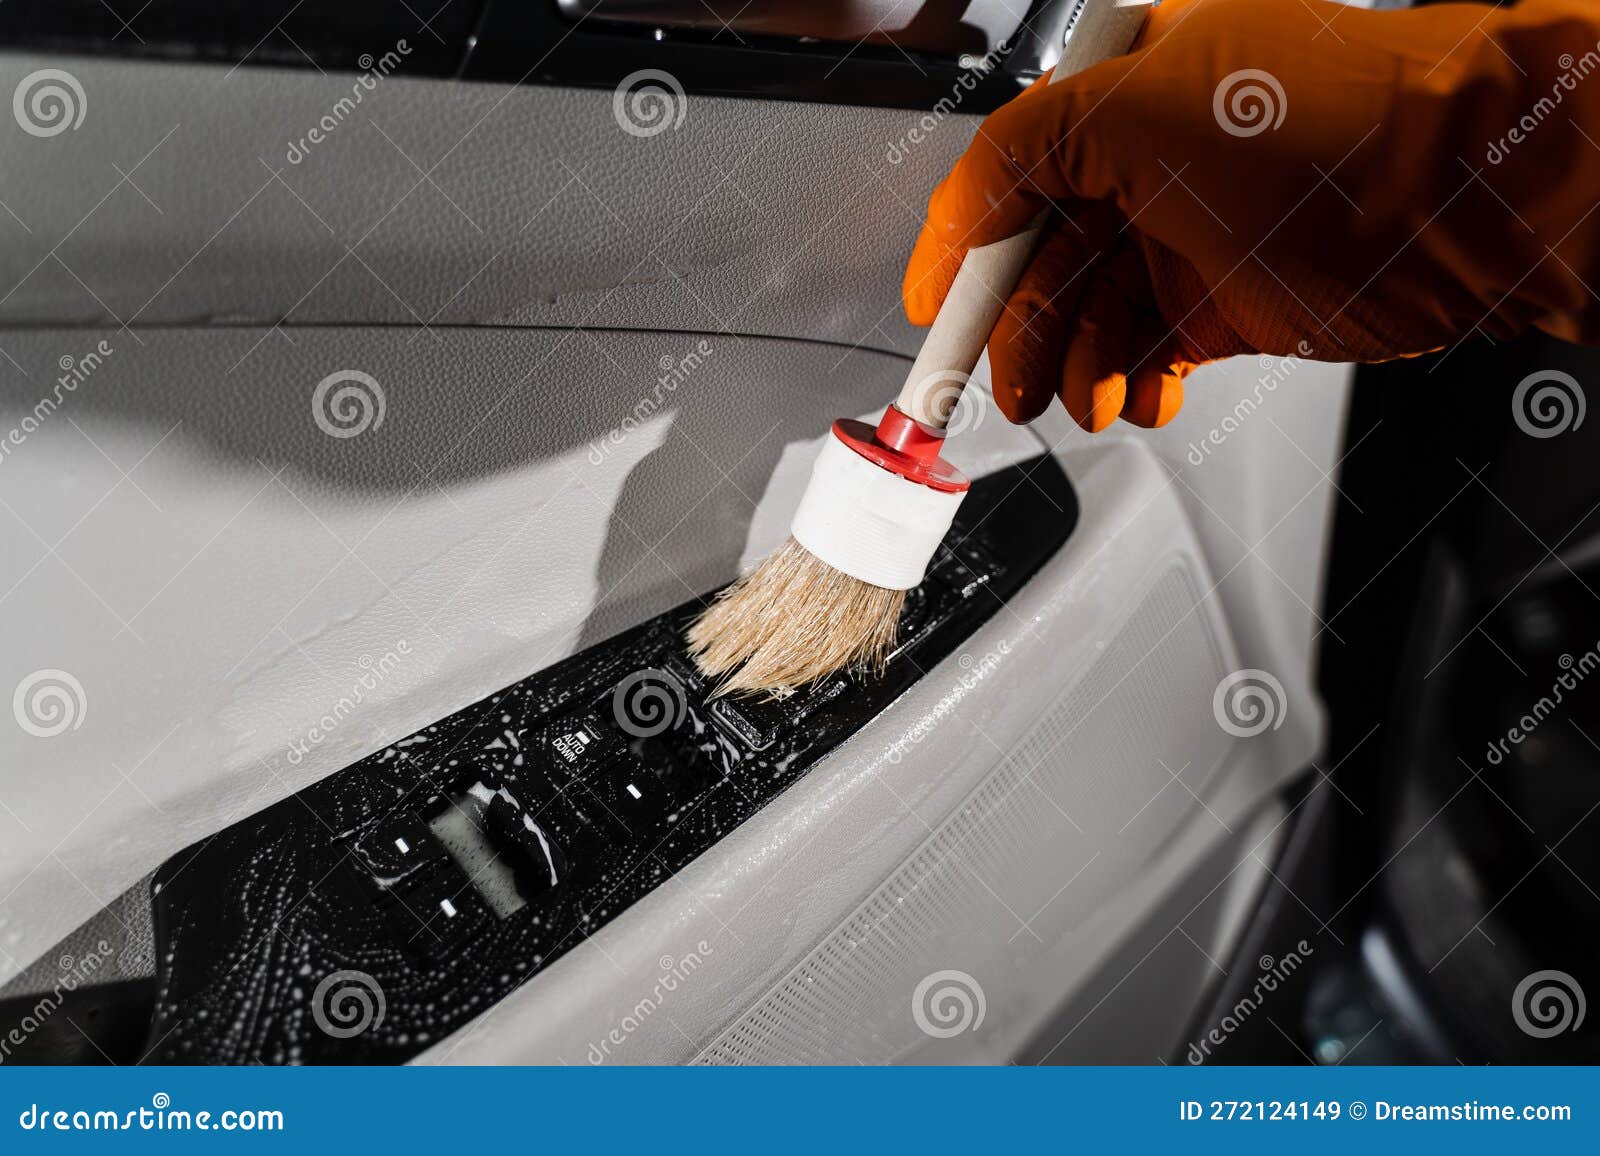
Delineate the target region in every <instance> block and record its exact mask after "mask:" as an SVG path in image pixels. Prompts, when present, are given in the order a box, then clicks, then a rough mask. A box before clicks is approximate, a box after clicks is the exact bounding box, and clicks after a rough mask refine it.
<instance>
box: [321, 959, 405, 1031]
mask: <svg viewBox="0 0 1600 1156" xmlns="http://www.w3.org/2000/svg"><path fill="white" fill-rule="evenodd" d="M387 1008H388V1004H387V1003H386V1002H385V1000H384V998H383V988H381V987H379V986H378V981H377V980H375V979H373V978H372V976H370V975H368V974H367V973H366V972H364V971H336V972H333V973H332V974H330V975H326V976H324V977H323V979H322V982H321V983H319V984H317V990H316V991H315V992H313V993H312V995H311V1018H312V1019H313V1020H315V1021H316V1024H317V1026H318V1027H319V1028H321V1029H322V1030H323V1031H324V1032H326V1033H327V1034H328V1035H330V1036H332V1037H333V1038H334V1039H336V1040H347V1039H349V1038H350V1037H351V1036H359V1035H360V1034H361V1033H362V1032H365V1031H371V1030H376V1029H377V1028H378V1026H379V1025H380V1024H382V1023H383V1013H384V1011H385V1010H387Z"/></svg>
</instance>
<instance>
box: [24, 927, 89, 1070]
mask: <svg viewBox="0 0 1600 1156" xmlns="http://www.w3.org/2000/svg"><path fill="white" fill-rule="evenodd" d="M116 957H117V952H116V948H114V947H113V946H112V945H111V944H110V943H108V942H107V941H106V940H104V939H102V940H100V941H99V942H98V943H96V944H95V945H94V947H92V948H90V949H89V950H88V951H86V952H84V953H83V954H82V955H79V956H72V955H63V956H62V957H61V958H60V959H59V960H57V961H56V966H57V967H58V969H59V975H58V976H57V978H56V981H55V983H53V984H52V985H51V986H50V990H49V991H45V992H40V993H39V994H38V996H37V997H35V998H34V1003H33V1006H32V1007H30V1008H28V1010H27V1011H25V1012H24V1013H23V1015H22V1018H21V1019H20V1020H18V1021H17V1022H16V1023H14V1024H12V1025H10V1027H9V1028H7V1030H6V1033H5V1035H3V1036H0V1064H3V1063H5V1062H6V1061H7V1060H8V1059H10V1058H11V1053H12V1052H13V1051H15V1050H16V1049H17V1048H20V1047H22V1045H23V1044H25V1043H27V1042H28V1037H29V1036H31V1035H32V1034H33V1033H34V1032H36V1031H38V1030H39V1029H40V1028H41V1027H43V1026H44V1024H45V1022H46V1021H47V1020H49V1018H50V1017H51V1016H53V1015H55V1014H56V1012H58V1011H60V1010H61V1005H62V1004H64V1003H65V1002H66V1000H67V996H69V995H71V994H72V993H73V992H75V991H77V990H78V988H80V987H82V986H83V985H84V984H86V983H90V982H92V981H93V979H94V977H95V976H96V975H98V974H99V972H100V971H101V969H102V968H104V967H105V965H106V964H108V963H110V962H111V961H112V960H114V959H115V958H116Z"/></svg>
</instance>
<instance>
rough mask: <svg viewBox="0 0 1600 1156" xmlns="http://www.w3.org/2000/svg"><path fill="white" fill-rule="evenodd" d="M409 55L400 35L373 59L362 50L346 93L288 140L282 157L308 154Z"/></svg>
mask: <svg viewBox="0 0 1600 1156" xmlns="http://www.w3.org/2000/svg"><path fill="white" fill-rule="evenodd" d="M410 55H411V45H409V44H407V43H406V41H405V40H404V39H403V38H402V39H400V40H397V41H396V42H395V46H394V48H391V49H390V50H389V51H388V52H385V53H384V54H383V55H382V56H380V57H378V58H377V59H376V60H374V59H373V58H372V53H370V52H363V53H362V54H361V55H360V56H359V57H357V59H356V65H357V67H359V68H360V69H361V75H360V76H358V77H356V79H355V83H354V84H352V85H351V86H350V95H349V96H341V97H340V98H339V99H338V100H336V101H334V102H333V107H332V108H330V109H329V110H328V111H327V112H325V113H323V114H322V116H321V117H320V118H319V119H318V120H317V123H316V124H314V125H312V126H311V128H310V129H308V130H307V131H306V133H305V135H303V136H302V137H300V139H299V140H292V141H290V142H289V147H288V149H287V150H286V151H285V152H284V159H285V160H286V161H288V162H289V163H290V164H291V165H297V164H299V163H300V162H301V161H303V160H305V159H306V158H307V157H308V156H310V155H311V150H312V149H314V148H316V147H317V146H318V145H319V144H321V143H322V142H323V141H325V140H327V139H328V138H329V137H331V136H332V135H333V134H334V132H336V131H337V130H338V128H339V126H340V125H342V124H344V122H345V121H346V120H348V119H349V118H350V117H352V116H354V115H355V111H356V106H357V105H359V104H360V103H361V102H362V101H363V100H365V99H366V94H367V93H369V92H371V91H373V90H374V89H376V88H377V87H378V81H380V80H383V79H384V78H385V77H387V76H388V75H389V74H390V73H391V72H393V71H394V70H395V69H397V68H399V67H400V62H401V60H402V59H403V58H404V57H407V56H410Z"/></svg>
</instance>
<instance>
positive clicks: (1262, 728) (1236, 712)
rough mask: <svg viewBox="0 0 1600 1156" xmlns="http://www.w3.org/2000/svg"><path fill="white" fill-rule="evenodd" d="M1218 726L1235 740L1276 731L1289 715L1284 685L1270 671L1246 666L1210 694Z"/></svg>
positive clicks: (1227, 676) (1212, 711) (1228, 676)
mask: <svg viewBox="0 0 1600 1156" xmlns="http://www.w3.org/2000/svg"><path fill="white" fill-rule="evenodd" d="M1211 713H1212V714H1213V715H1215V716H1216V719H1217V725H1218V726H1220V727H1221V728H1222V729H1223V730H1225V731H1227V732H1228V733H1229V734H1230V735H1232V736H1233V737H1234V738H1236V739H1250V738H1254V737H1255V736H1256V735H1259V734H1264V733H1265V732H1266V731H1268V730H1277V729H1278V728H1279V727H1281V726H1282V725H1283V720H1284V717H1285V716H1286V715H1287V714H1288V713H1289V700H1288V695H1286V694H1285V693H1284V690H1283V683H1281V682H1279V681H1278V680H1277V678H1276V677H1274V676H1273V674H1272V673H1271V672H1270V671H1265V670H1257V669H1256V668H1255V667H1247V668H1245V669H1244V670H1236V671H1234V672H1233V673H1232V674H1230V675H1226V676H1225V677H1224V678H1223V679H1222V681H1220V682H1219V683H1217V689H1216V690H1215V691H1214V692H1213V693H1212V695H1211Z"/></svg>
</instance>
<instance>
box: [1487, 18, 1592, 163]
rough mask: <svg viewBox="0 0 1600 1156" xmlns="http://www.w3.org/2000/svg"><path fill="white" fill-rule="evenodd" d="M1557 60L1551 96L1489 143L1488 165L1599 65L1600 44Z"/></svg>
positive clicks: (1528, 133) (1531, 131) (1531, 130)
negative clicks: (1557, 66) (1556, 73)
mask: <svg viewBox="0 0 1600 1156" xmlns="http://www.w3.org/2000/svg"><path fill="white" fill-rule="evenodd" d="M1556 63H1557V64H1559V65H1560V66H1561V74H1560V75H1559V76H1557V77H1556V79H1555V82H1554V83H1553V84H1551V85H1550V95H1549V96H1541V97H1540V98H1539V99H1538V100H1536V101H1534V102H1533V107H1532V108H1530V109H1529V110H1528V111H1527V112H1525V113H1523V114H1522V116H1521V117H1520V118H1518V120H1517V123H1516V124H1514V125H1512V126H1511V127H1510V128H1508V129H1507V130H1506V133H1505V135H1504V136H1502V137H1501V138H1500V139H1499V140H1492V141H1490V142H1489V148H1488V150H1487V151H1486V152H1485V153H1484V159H1485V160H1487V161H1488V162H1489V163H1490V164H1491V165H1497V164H1499V163H1500V162H1501V161H1503V160H1505V159H1506V158H1507V157H1508V156H1510V155H1511V150H1512V149H1513V148H1515V147H1516V146H1517V145H1519V144H1522V143H1523V142H1524V141H1526V140H1527V139H1528V138H1529V137H1530V136H1532V135H1533V134H1534V132H1535V131H1537V130H1538V128H1539V126H1540V125H1541V124H1543V123H1544V122H1545V118H1546V117H1548V116H1549V115H1550V114H1551V113H1553V112H1555V110H1556V108H1557V107H1558V106H1559V105H1560V104H1561V103H1562V102H1563V101H1564V100H1566V98H1567V93H1569V92H1576V91H1577V89H1578V81H1580V80H1585V79H1587V78H1588V76H1589V74H1590V73H1592V72H1594V71H1595V70H1596V69H1597V68H1600V43H1596V45H1595V46H1594V48H1591V49H1589V51H1587V52H1585V53H1584V54H1583V55H1582V56H1580V57H1577V58H1576V59H1574V58H1573V55H1572V53H1570V52H1563V53H1562V54H1561V56H1560V58H1559V59H1558V60H1557V61H1556Z"/></svg>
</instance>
